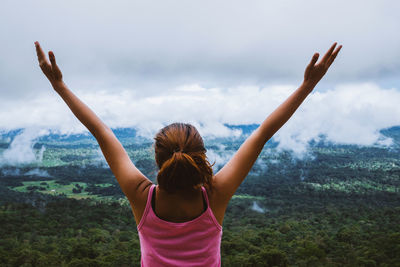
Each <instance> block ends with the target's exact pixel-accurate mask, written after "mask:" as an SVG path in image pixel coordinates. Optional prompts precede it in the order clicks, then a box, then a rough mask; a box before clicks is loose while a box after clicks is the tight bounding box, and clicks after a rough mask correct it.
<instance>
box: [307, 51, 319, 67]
mask: <svg viewBox="0 0 400 267" xmlns="http://www.w3.org/2000/svg"><path fill="white" fill-rule="evenodd" d="M318 57H319V54H318V53H315V54H314V55H313V57H312V58H311V61H310V64H308V68H310V67H312V66H314V65H315V63H316V62H317V61H318Z"/></svg>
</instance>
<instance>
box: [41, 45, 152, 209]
mask: <svg viewBox="0 0 400 267" xmlns="http://www.w3.org/2000/svg"><path fill="white" fill-rule="evenodd" d="M35 46H36V52H37V55H38V60H39V65H40V68H41V69H42V71H43V73H44V74H45V75H46V77H47V78H48V79H49V81H50V83H51V84H52V86H53V88H54V90H55V91H56V92H57V93H58V94H59V95H60V96H61V98H62V99H63V100H64V102H65V103H66V104H67V105H68V107H69V108H70V109H71V111H72V112H73V113H74V115H75V116H76V117H77V118H78V119H79V120H80V122H82V124H83V125H85V126H86V128H87V129H88V130H89V131H90V132H91V133H92V134H93V136H94V137H95V138H96V140H97V142H98V143H99V145H100V148H101V150H102V152H103V154H104V157H105V159H106V160H107V162H108V165H109V166H110V168H111V171H112V172H113V174H114V175H115V177H116V178H117V180H118V183H119V185H120V186H121V189H122V191H123V192H124V194H125V195H126V196H127V197H128V199H129V200H130V201H131V202H133V203H135V204H136V203H138V205H139V206H144V205H145V203H144V205H142V204H143V203H141V202H143V200H144V201H146V196H145V194H143V196H142V193H143V192H144V188H146V187H147V186H148V185H149V184H151V181H150V180H149V179H147V178H146V177H145V176H144V175H143V174H142V173H141V172H140V171H139V170H138V169H137V168H136V167H135V165H134V164H133V163H132V161H131V160H130V158H129V156H128V154H127V153H126V151H125V149H124V148H123V146H122V145H121V143H120V142H119V141H118V139H117V138H116V136H115V135H114V133H113V132H112V130H111V129H110V128H109V127H108V126H107V125H106V124H104V123H103V122H102V121H101V120H100V118H99V117H97V115H96V114H95V113H94V112H93V111H92V110H91V109H90V108H89V107H88V106H86V105H85V104H84V103H83V102H82V101H81V100H80V99H79V98H78V97H77V96H76V95H75V94H74V93H72V91H71V90H69V89H68V87H67V86H66V85H65V83H64V82H63V80H62V73H61V71H60V69H59V67H58V65H57V64H56V60H55V57H54V54H53V52H52V51H49V59H50V63H49V62H48V60H47V58H46V56H45V54H44V52H43V50H42V48H41V47H40V45H39V43H38V42H35ZM134 212H135V211H134ZM135 213H137V212H135ZM135 217H136V214H135Z"/></svg>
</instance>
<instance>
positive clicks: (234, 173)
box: [214, 43, 342, 216]
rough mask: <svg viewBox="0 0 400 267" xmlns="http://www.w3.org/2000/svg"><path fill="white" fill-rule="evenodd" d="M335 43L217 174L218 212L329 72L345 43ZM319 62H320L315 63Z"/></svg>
mask: <svg viewBox="0 0 400 267" xmlns="http://www.w3.org/2000/svg"><path fill="white" fill-rule="evenodd" d="M335 47H336V43H334V44H333V45H332V46H331V48H330V49H329V50H328V52H327V53H326V54H325V55H324V57H323V58H322V59H321V60H320V62H319V63H317V60H318V57H319V54H318V53H315V54H314V56H313V57H312V59H311V62H310V63H309V65H308V66H307V68H306V70H305V73H304V81H303V83H302V84H301V85H300V87H299V88H298V89H297V90H296V91H295V92H293V93H292V94H291V95H290V96H289V98H288V99H286V100H285V102H283V103H282V104H281V105H280V106H279V107H278V108H277V109H276V110H275V111H274V112H272V113H271V114H270V115H269V116H268V117H267V118H266V119H265V120H264V121H263V122H262V124H261V125H260V126H259V127H258V128H257V129H256V130H255V131H254V132H253V133H252V134H251V135H250V136H249V137H248V138H247V139H246V141H245V142H244V143H243V144H242V145H241V146H240V148H239V149H238V151H237V152H236V153H235V155H234V156H233V157H232V159H231V160H230V161H229V162H228V163H227V164H226V165H225V166H224V167H223V168H222V169H221V170H220V171H219V172H218V173H217V174H215V177H214V178H215V179H214V183H215V187H216V191H217V192H218V193H217V196H216V197H217V198H218V199H217V200H216V201H217V202H218V203H220V205H218V207H217V209H219V210H218V211H217V212H216V213H219V215H221V214H222V216H223V213H224V212H225V208H226V206H227V204H228V202H229V200H230V199H231V197H232V196H233V194H234V193H235V192H236V190H237V188H238V187H239V185H240V184H241V183H242V181H243V180H244V179H245V177H246V176H247V174H248V173H249V171H250V169H251V167H252V166H253V164H254V162H255V161H256V159H257V158H258V155H259V154H260V152H261V150H262V149H263V147H264V145H265V143H266V142H267V141H268V140H269V139H270V138H271V137H272V136H273V135H274V134H275V133H276V132H277V131H278V130H279V129H280V128H281V127H282V126H283V125H284V124H285V123H286V122H287V121H288V120H289V118H290V117H291V116H292V115H293V113H294V112H295V111H296V109H297V108H298V107H299V106H300V104H301V103H302V102H303V101H304V99H305V98H306V97H307V95H308V94H309V93H310V92H311V91H312V90H313V88H314V87H315V85H316V84H317V83H318V82H319V81H320V80H321V78H322V77H323V76H324V75H325V73H326V72H327V70H328V68H329V66H330V65H331V64H332V62H333V61H334V59H335V57H336V56H337V54H338V53H339V51H340V49H341V48H342V46H339V47H338V48H336V50H335ZM316 63H317V64H316Z"/></svg>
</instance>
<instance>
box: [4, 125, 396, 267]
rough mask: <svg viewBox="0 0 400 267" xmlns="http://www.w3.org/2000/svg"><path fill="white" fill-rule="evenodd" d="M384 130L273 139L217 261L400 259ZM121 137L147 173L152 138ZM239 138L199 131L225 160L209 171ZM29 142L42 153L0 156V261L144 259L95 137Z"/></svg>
mask: <svg viewBox="0 0 400 267" xmlns="http://www.w3.org/2000/svg"><path fill="white" fill-rule="evenodd" d="M254 127H255V126H248V127H245V128H243V132H244V133H246V131H248V132H251V130H252V129H254ZM383 133H384V134H385V135H387V136H388V137H390V138H392V140H393V144H392V145H391V146H390V147H382V146H370V147H365V146H356V145H340V144H331V143H329V142H325V141H320V142H318V143H311V144H310V145H309V148H308V152H307V154H306V155H304V156H303V157H302V158H299V157H295V156H294V155H293V154H292V153H291V152H290V151H285V150H280V149H278V147H277V144H276V143H274V142H273V140H271V141H269V142H268V143H267V144H266V146H265V147H264V150H263V151H262V153H261V155H260V157H259V159H258V160H257V162H256V164H255V165H254V167H253V169H252V170H251V172H250V173H249V175H248V177H247V178H246V180H245V181H244V182H243V184H242V185H241V186H240V187H239V189H238V191H237V192H236V194H235V196H234V197H233V199H232V200H231V202H230V204H229V207H228V210H227V212H226V215H225V219H224V224H223V238H222V245H221V254H222V265H223V266H400V224H399V222H400V127H394V128H391V129H388V130H386V131H384V132H383ZM16 135H18V132H14V133H9V135H8V136H6V135H4V134H3V136H2V138H1V142H0V154H1V153H3V152H4V151H6V150H9V149H10V144H11V143H12V140H13V138H14V137H15V136H16ZM116 135H117V137H118V138H119V139H120V140H121V142H122V143H123V145H124V147H125V148H126V149H127V151H128V154H129V156H130V157H131V158H132V160H133V162H134V163H135V164H136V166H137V167H138V168H139V169H140V170H141V171H142V172H143V173H144V174H145V175H147V176H148V177H149V178H150V179H152V180H153V181H154V180H155V177H156V174H157V167H156V165H155V161H154V152H153V148H152V142H151V140H146V139H141V138H139V137H135V138H133V136H134V131H133V132H132V130H129V129H121V130H119V131H116ZM244 137H245V134H244V135H243V136H242V137H241V138H219V139H218V138H216V139H209V140H207V139H206V140H205V142H206V148H207V150H208V152H210V153H213V155H219V156H220V159H221V158H222V160H219V159H218V158H216V159H218V160H216V163H215V165H214V166H215V168H216V169H215V170H214V171H217V170H218V168H220V167H222V164H223V162H224V161H226V160H227V159H229V157H230V156H231V155H233V153H234V152H235V151H236V150H237V149H238V148H239V146H240V144H241V143H242V142H243V140H244V139H243V138H244ZM43 147H44V148H45V149H43ZM32 149H33V150H34V151H35V153H37V154H39V153H40V151H42V155H41V158H40V160H38V161H37V162H34V163H31V164H22V165H18V166H15V165H12V164H2V165H1V169H0V226H1V227H0V266H140V244H139V239H138V235H137V231H136V224H135V221H134V218H133V214H132V211H131V209H130V207H129V203H128V201H127V200H126V198H125V197H124V195H123V194H122V192H121V190H120V188H119V186H118V184H117V181H116V179H115V177H114V176H113V175H112V173H111V171H110V170H109V168H107V165H106V164H105V163H104V159H102V158H101V155H99V151H98V146H97V145H96V143H95V140H94V139H93V138H92V137H90V136H87V135H76V136H68V137H63V136H56V135H50V136H47V137H41V138H40V139H38V140H36V142H35V144H34V146H33V148H32ZM223 156H224V157H223ZM210 158H211V157H210Z"/></svg>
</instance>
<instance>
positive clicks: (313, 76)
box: [304, 43, 342, 88]
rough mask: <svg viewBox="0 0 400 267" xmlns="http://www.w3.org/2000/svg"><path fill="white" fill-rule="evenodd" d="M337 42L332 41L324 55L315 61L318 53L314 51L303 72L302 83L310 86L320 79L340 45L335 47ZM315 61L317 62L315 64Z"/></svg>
mask: <svg viewBox="0 0 400 267" xmlns="http://www.w3.org/2000/svg"><path fill="white" fill-rule="evenodd" d="M336 44H337V43H334V44H333V45H332V46H331V48H330V49H329V50H328V52H326V54H325V55H324V57H323V58H322V59H321V60H320V62H318V63H317V61H318V57H319V54H318V53H315V54H314V56H313V57H312V59H311V62H310V64H308V66H307V68H306V71H305V72H304V83H305V84H308V85H310V86H311V87H312V88H313V87H314V86H315V85H316V84H317V83H318V82H319V81H320V80H321V79H322V77H323V76H324V75H325V73H326V72H327V71H328V69H329V67H330V66H331V64H332V62H333V61H334V60H335V58H336V56H337V54H338V53H339V51H340V49H342V46H341V45H339V47H338V48H336V50H334V49H335V47H336ZM316 63H317V64H316Z"/></svg>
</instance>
